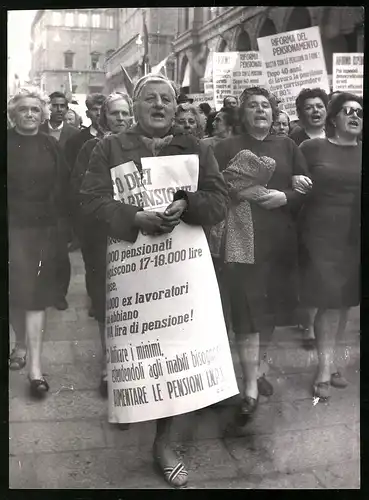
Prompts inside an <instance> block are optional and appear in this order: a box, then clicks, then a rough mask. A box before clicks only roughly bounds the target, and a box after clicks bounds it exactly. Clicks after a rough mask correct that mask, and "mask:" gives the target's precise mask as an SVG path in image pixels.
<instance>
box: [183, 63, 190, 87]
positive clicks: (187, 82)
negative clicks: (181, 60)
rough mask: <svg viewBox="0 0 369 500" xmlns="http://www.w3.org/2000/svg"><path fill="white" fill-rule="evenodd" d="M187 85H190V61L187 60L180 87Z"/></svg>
mask: <svg viewBox="0 0 369 500" xmlns="http://www.w3.org/2000/svg"><path fill="white" fill-rule="evenodd" d="M189 86H190V63H189V62H188V63H187V66H186V69H185V72H184V77H183V82H182V85H181V87H182V88H183V87H189Z"/></svg>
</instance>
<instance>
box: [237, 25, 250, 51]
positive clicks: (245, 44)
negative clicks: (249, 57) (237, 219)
mask: <svg viewBox="0 0 369 500" xmlns="http://www.w3.org/2000/svg"><path fill="white" fill-rule="evenodd" d="M248 50H251V40H250V37H249V35H248V33H246V31H244V30H242V31H241V33H240V34H239V35H238V38H237V44H236V51H238V52H245V51H248Z"/></svg>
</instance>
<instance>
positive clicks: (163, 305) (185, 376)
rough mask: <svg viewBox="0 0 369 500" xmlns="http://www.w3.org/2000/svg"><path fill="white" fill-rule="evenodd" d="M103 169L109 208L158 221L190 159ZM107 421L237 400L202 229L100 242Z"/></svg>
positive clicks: (193, 158)
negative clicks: (115, 204) (108, 181)
mask: <svg viewBox="0 0 369 500" xmlns="http://www.w3.org/2000/svg"><path fill="white" fill-rule="evenodd" d="M141 163H142V171H141V172H139V171H138V170H137V167H136V165H135V164H134V163H133V162H132V161H131V162H128V163H125V164H122V165H119V166H117V167H115V168H113V169H111V176H112V180H113V186H114V198H115V199H116V200H119V201H121V202H122V203H127V204H131V205H136V206H140V207H142V208H143V209H144V210H153V211H162V210H164V209H165V208H166V207H167V206H168V204H169V203H171V201H172V200H173V196H174V193H175V192H176V191H177V190H179V189H182V190H187V191H196V189H197V179H198V172H199V161H198V157H197V155H182V156H167V157H154V158H143V159H142V161H141ZM106 284H107V303H106V332H105V333H106V342H107V367H108V397H109V421H110V422H111V423H117V422H120V423H127V422H128V423H129V422H139V421H145V420H152V419H158V418H163V417H169V416H173V415H178V414H182V413H187V412H190V411H193V410H196V409H199V408H203V407H205V406H208V405H211V404H214V403H216V402H218V401H221V400H223V399H227V398H229V397H231V396H234V395H235V394H237V393H238V387H237V382H236V378H235V374H234V369H233V363H232V356H231V352H230V348H229V343H228V337H227V331H226V327H225V324H224V318H223V312H222V306H221V301H220V296H219V290H218V286H217V281H216V276H215V272H214V267H213V264H212V260H211V256H210V251H209V247H208V244H207V241H206V238H205V234H204V231H203V229H202V227H199V226H189V225H187V224H185V223H184V222H180V224H179V225H178V226H177V227H176V228H175V229H174V231H173V232H172V233H169V234H166V235H161V236H155V237H152V236H147V235H144V234H142V233H139V235H138V237H137V240H136V242H135V243H128V242H125V241H119V240H113V239H111V238H109V239H108V251H107V283H106Z"/></svg>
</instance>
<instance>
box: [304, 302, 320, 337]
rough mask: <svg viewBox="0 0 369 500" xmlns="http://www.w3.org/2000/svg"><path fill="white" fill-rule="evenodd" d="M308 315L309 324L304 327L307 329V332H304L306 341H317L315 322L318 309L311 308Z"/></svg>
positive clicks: (307, 311)
mask: <svg viewBox="0 0 369 500" xmlns="http://www.w3.org/2000/svg"><path fill="white" fill-rule="evenodd" d="M306 313H307V318H306V319H307V323H306V324H305V325H303V326H304V328H305V331H304V339H306V340H308V339H311V340H313V339H315V333H314V320H315V316H316V313H317V309H316V308H309V309H307V310H306Z"/></svg>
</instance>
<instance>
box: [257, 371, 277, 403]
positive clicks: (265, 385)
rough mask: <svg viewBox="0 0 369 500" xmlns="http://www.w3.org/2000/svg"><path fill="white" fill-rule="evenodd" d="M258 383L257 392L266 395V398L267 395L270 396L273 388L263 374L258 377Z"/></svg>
mask: <svg viewBox="0 0 369 500" xmlns="http://www.w3.org/2000/svg"><path fill="white" fill-rule="evenodd" d="M257 384H258V392H259V394H261V395H262V396H266V397H267V398H268V397H269V396H272V395H273V393H274V389H273V386H272V384H271V383H270V382H269V381H268V380H267V379H266V378H265V375H262V376H261V377H259V378H258V380H257Z"/></svg>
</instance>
